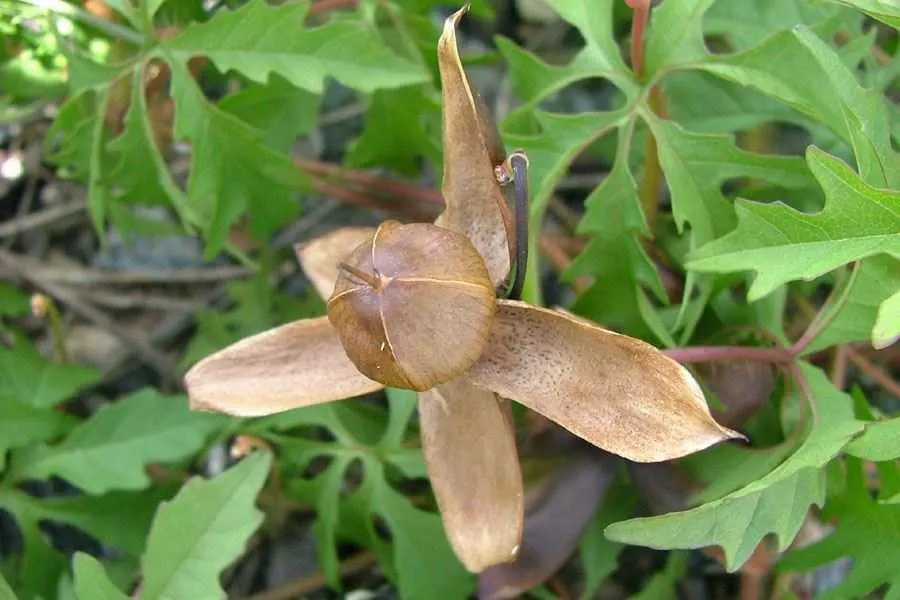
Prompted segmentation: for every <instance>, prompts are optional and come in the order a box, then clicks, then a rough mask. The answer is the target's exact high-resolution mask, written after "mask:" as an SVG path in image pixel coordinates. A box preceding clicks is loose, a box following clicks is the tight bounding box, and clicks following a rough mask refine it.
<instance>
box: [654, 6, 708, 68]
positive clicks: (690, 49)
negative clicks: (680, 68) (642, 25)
mask: <svg viewBox="0 0 900 600" xmlns="http://www.w3.org/2000/svg"><path fill="white" fill-rule="evenodd" d="M713 2H714V0H681V1H680V2H669V3H666V4H662V5H660V6H659V7H658V8H656V9H655V10H654V11H653V19H652V20H651V22H650V31H649V33H648V35H647V72H648V73H650V74H653V75H656V76H659V75H660V74H661V72H662V71H664V70H665V69H666V68H668V67H672V66H675V65H682V64H685V63H694V62H702V61H703V60H705V59H706V58H707V57H708V56H709V55H708V53H707V51H706V44H705V43H704V41H703V15H704V13H705V12H706V11H707V10H708V9H709V7H710V6H711V5H712V4H713Z"/></svg>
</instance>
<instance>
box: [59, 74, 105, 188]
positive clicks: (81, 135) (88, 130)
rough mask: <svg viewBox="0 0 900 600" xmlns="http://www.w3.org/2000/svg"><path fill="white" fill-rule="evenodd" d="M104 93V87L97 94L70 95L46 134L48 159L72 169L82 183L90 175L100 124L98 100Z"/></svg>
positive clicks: (86, 92)
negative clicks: (96, 135)
mask: <svg viewBox="0 0 900 600" xmlns="http://www.w3.org/2000/svg"><path fill="white" fill-rule="evenodd" d="M106 94H107V92H106V88H103V89H101V90H100V93H98V92H96V91H94V90H85V91H82V92H80V93H77V94H74V95H72V96H70V97H69V99H68V100H66V102H65V103H64V104H63V105H62V106H61V107H60V108H59V113H57V115H56V119H54V120H53V125H52V126H51V127H50V131H48V132H47V138H46V140H47V150H48V152H47V158H48V159H49V160H50V161H52V162H53V163H55V164H58V165H63V166H66V167H69V168H71V169H72V170H73V171H74V172H75V175H77V176H78V178H79V179H82V180H87V178H88V177H89V175H90V172H91V157H92V156H93V153H94V146H95V144H96V142H97V140H96V139H95V133H96V131H97V128H98V127H100V128H101V129H102V122H103V119H102V118H101V115H102V113H100V106H101V104H102V103H101V102H100V98H101V96H106ZM98 122H99V123H100V125H98ZM54 146H55V147H54Z"/></svg>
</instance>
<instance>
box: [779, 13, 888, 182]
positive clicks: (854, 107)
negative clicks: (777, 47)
mask: <svg viewBox="0 0 900 600" xmlns="http://www.w3.org/2000/svg"><path fill="white" fill-rule="evenodd" d="M794 35H795V36H796V37H797V39H798V40H799V41H800V43H801V44H803V45H804V46H805V47H806V48H807V49H808V50H809V52H810V54H812V55H813V56H814V57H815V59H816V62H817V63H818V64H819V67H820V68H821V69H822V71H823V72H824V73H825V75H826V76H827V77H828V80H829V82H830V83H831V87H832V89H833V90H835V91H836V92H837V93H838V94H839V98H840V100H841V108H842V114H843V118H844V126H845V128H846V131H847V133H848V134H849V141H850V144H851V146H852V147H853V154H854V156H855V157H856V163H857V165H858V169H859V174H860V176H861V177H862V179H863V181H865V182H866V183H869V184H871V185H874V186H877V187H894V188H896V187H900V156H898V154H897V153H896V152H895V151H894V150H893V148H892V147H891V139H890V128H889V127H888V117H887V110H886V107H885V100H884V96H883V95H882V94H881V93H880V92H878V91H876V90H867V89H864V88H863V87H861V86H860V85H859V82H858V81H857V79H856V76H855V75H854V73H853V72H851V71H850V69H848V68H847V66H846V65H845V64H844V63H843V62H842V61H841V59H840V57H839V56H838V55H837V53H836V52H834V50H832V49H831V48H830V47H829V46H828V45H827V44H825V42H823V41H822V40H821V39H820V38H819V37H817V36H816V35H815V34H814V33H813V32H812V31H811V30H810V29H808V28H798V29H796V30H794Z"/></svg>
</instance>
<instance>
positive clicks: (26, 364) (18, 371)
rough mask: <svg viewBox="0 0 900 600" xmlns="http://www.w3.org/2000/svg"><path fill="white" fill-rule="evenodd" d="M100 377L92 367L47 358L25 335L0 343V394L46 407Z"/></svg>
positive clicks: (30, 404)
mask: <svg viewBox="0 0 900 600" xmlns="http://www.w3.org/2000/svg"><path fill="white" fill-rule="evenodd" d="M99 379H100V374H99V373H98V372H97V371H95V370H94V369H89V368H87V367H80V366H78V365H69V364H59V363H54V362H50V361H48V360H47V359H45V358H44V357H43V356H42V355H41V353H40V352H38V351H37V349H36V348H35V347H34V346H32V345H31V343H30V342H28V341H27V340H25V339H24V338H18V339H17V340H16V343H15V345H14V346H13V347H12V348H6V347H0V396H6V397H11V398H13V399H14V400H15V401H17V402H19V403H21V404H26V405H28V406H31V407H34V408H49V407H51V406H55V405H57V404H59V403H60V402H63V401H65V400H68V399H69V398H71V397H72V396H74V395H75V393H76V392H78V390H80V389H81V388H84V387H87V386H89V385H92V384H94V383H95V382H97V381H98V380H99Z"/></svg>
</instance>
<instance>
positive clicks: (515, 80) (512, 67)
mask: <svg viewBox="0 0 900 600" xmlns="http://www.w3.org/2000/svg"><path fill="white" fill-rule="evenodd" d="M613 4H614V0H599V1H596V2H590V1H589V0H554V2H552V5H553V8H554V9H555V10H556V11H557V12H558V13H559V14H560V16H561V17H562V18H563V19H565V20H566V21H567V22H569V23H571V24H572V26H574V27H575V28H577V29H578V31H579V32H580V33H581V35H582V37H583V38H584V40H585V45H584V47H583V48H582V49H581V50H580V51H579V52H578V53H577V54H576V55H575V56H574V57H573V58H572V60H571V61H570V62H569V63H568V64H566V65H562V66H557V65H549V64H547V63H546V62H544V61H543V60H541V59H540V58H538V57H537V56H534V55H533V54H531V53H530V52H527V51H525V50H523V49H522V48H520V47H519V46H517V45H516V44H514V43H513V42H511V41H509V40H506V39H503V38H499V39H498V40H497V48H498V49H499V50H500V52H501V53H502V54H503V56H504V58H505V60H506V62H507V64H508V65H509V78H510V82H511V84H512V88H513V90H514V91H515V93H516V95H517V96H518V97H519V98H521V99H522V100H523V102H524V104H523V105H522V106H521V107H519V108H518V109H517V110H516V111H515V114H520V113H524V112H528V111H530V110H531V109H533V108H534V107H535V106H537V105H538V104H539V103H540V102H541V100H543V99H545V98H547V97H548V96H550V95H551V94H553V93H555V92H558V91H559V90H561V89H563V88H565V87H566V86H569V85H571V84H573V83H576V82H578V81H581V80H584V79H591V78H602V79H608V80H609V81H611V82H613V83H614V84H615V85H616V87H618V88H619V89H620V90H622V91H623V92H624V93H625V94H626V95H628V96H634V95H635V94H636V93H637V92H638V86H637V83H636V82H635V80H634V78H633V76H632V74H631V73H630V72H629V70H628V68H627V67H626V66H625V63H624V61H623V60H622V56H621V55H620V54H619V50H618V48H617V47H616V45H615V42H614V40H615V36H614V35H613V20H612V15H613Z"/></svg>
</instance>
